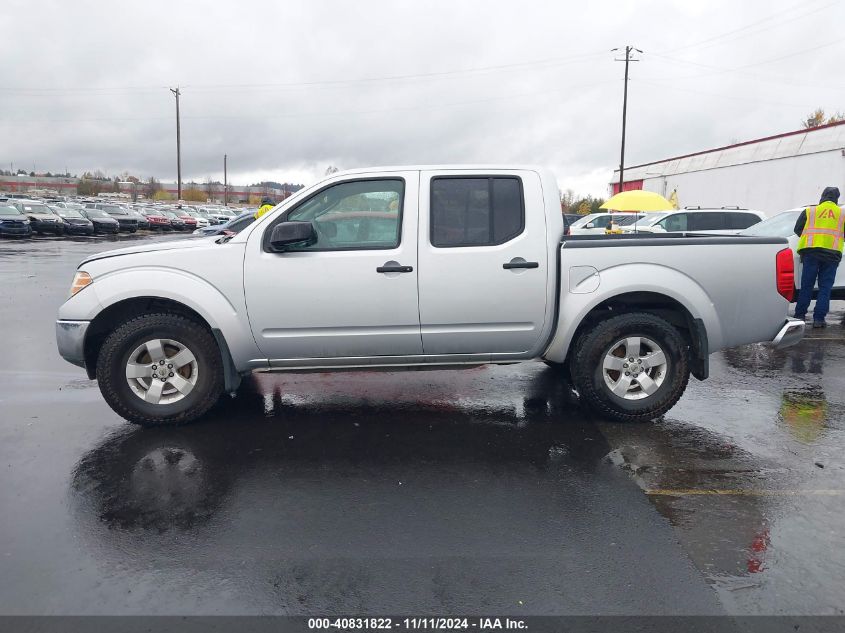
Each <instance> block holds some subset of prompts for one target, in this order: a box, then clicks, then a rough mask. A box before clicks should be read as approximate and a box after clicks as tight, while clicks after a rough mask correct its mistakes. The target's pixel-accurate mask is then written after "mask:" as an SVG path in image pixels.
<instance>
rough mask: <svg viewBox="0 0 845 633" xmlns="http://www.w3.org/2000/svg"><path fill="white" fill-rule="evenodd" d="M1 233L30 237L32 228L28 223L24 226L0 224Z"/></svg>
mask: <svg viewBox="0 0 845 633" xmlns="http://www.w3.org/2000/svg"><path fill="white" fill-rule="evenodd" d="M0 235H11V236H14V237H29V236H30V235H32V228H30V226H29V225H28V224H25V225H23V226H8V225H5V226H4V225H2V224H0Z"/></svg>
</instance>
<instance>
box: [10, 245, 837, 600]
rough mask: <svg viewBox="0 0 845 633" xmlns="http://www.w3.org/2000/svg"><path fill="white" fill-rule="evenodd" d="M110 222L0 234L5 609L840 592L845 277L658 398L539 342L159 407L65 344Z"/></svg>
mask: <svg viewBox="0 0 845 633" xmlns="http://www.w3.org/2000/svg"><path fill="white" fill-rule="evenodd" d="M139 239H169V238H149V237H136V238H122V239H121V240H120V241H121V242H137V240H139ZM115 246H117V244H115V243H114V242H111V241H107V240H91V239H79V240H64V241H59V240H51V239H43V240H33V241H22V242H11V241H8V240H6V241H2V242H0V283H1V284H2V288H3V292H2V295H0V325H2V334H3V339H4V343H3V349H4V352H5V353H4V362H3V363H2V368H0V418H2V420H0V469H2V471H1V472H2V482H3V485H2V486H0V570H1V571H0V614H127V613H166V614H245V613H249V614H280V613H281V614H327V613H335V614H343V613H347V614H349V613H354V614H375V613H393V614H400V613H413V614H440V615H448V614H449V613H475V614H478V613H490V614H498V613H508V614H524V615H536V614H704V613H708V614H709V613H725V612H727V613H733V614H760V613H764V614H769V613H790V614H834V613H836V614H839V613H842V612H843V605H845V582H843V581H842V579H843V569H845V526H843V517H845V514H844V513H843V510H845V432H843V431H845V329H843V327H842V323H843V321H842V320H843V317H844V316H845V304H843V303H842V302H834V304H833V313H832V314H831V315H830V316H829V317H828V321H829V324H830V327H829V328H828V329H827V330H824V331H821V332H820V333H818V331H812V330H808V335H807V339H806V340H805V341H804V342H803V343H801V344H800V345H799V346H797V347H794V348H791V349H788V350H784V351H773V350H771V349H770V348H767V347H765V346H762V345H755V346H749V347H745V348H741V349H738V350H733V351H730V352H726V353H721V354H718V355H715V356H713V357H712V366H711V376H712V378H711V379H710V380H708V381H706V382H703V383H701V382H697V381H695V380H692V381H691V382H690V386H689V388H688V390H687V393H686V395H685V396H684V397H683V399H682V400H681V402H680V403H679V404H678V405H677V406H676V407H675V408H674V409H673V410H672V411H670V412H669V414H668V415H667V416H666V417H665V418H664V419H662V420H660V421H657V422H655V423H651V424H636V425H619V424H611V423H606V422H602V421H600V420H596V419H594V418H593V417H592V416H590V415H588V414H586V413H584V412H583V411H582V410H581V409H580V408H579V407H578V405H577V402H576V401H575V400H574V399H573V397H572V395H571V393H570V392H569V390H568V389H567V388H566V387H565V386H564V385H563V384H562V383H561V381H560V379H559V377H558V376H557V374H556V373H555V372H554V371H553V370H551V369H548V368H546V367H545V366H544V365H542V364H539V363H531V364H524V365H518V366H509V367H491V368H480V369H472V370H464V371H429V372H416V373H412V372H393V373H377V372H355V373H337V374H320V373H315V374H302V375H278V374H275V375H274V374H261V375H258V376H256V377H255V379H253V380H250V381H247V382H246V384H245V385H244V387H243V388H242V390H241V392H240V393H239V395H238V397H237V398H236V399H234V400H228V399H227V401H225V402H223V403H221V405H220V406H218V407H217V409H216V410H214V411H213V413H212V414H211V415H209V416H208V418H207V419H206V420H204V421H202V422H200V423H196V424H193V425H190V426H187V427H182V428H177V429H155V430H147V429H139V428H136V427H134V426H133V425H131V424H129V423H127V422H125V421H124V420H122V419H121V418H119V417H117V416H116V415H115V414H114V413H113V412H112V411H111V410H110V409H109V408H108V407H107V406H106V404H105V403H104V401H103V400H102V398H101V396H100V393H99V391H98V389H97V386H96V382H95V381H89V380H87V379H86V377H85V374H84V372H83V371H82V370H79V369H77V368H75V367H73V366H71V365H69V364H67V363H66V362H64V361H63V360H61V359H60V358H59V356H58V354H57V352H56V347H55V340H54V330H53V328H54V320H55V314H56V310H57V308H58V306H59V305H60V304H61V302H62V301H63V300H64V298H65V297H66V295H67V290H68V287H69V284H70V280H71V277H72V275H73V270H74V268H75V266H76V264H77V263H78V261H79V260H81V259H82V258H83V257H84V256H85V255H86V254H88V253H91V252H94V251H97V250H105V249H108V248H113V247H115Z"/></svg>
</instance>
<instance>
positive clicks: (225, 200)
mask: <svg viewBox="0 0 845 633" xmlns="http://www.w3.org/2000/svg"><path fill="white" fill-rule="evenodd" d="M226 159H227V156H226V154H223V206H224V207H228V206H229V176H228V173H227V165H226Z"/></svg>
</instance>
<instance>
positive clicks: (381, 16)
mask: <svg viewBox="0 0 845 633" xmlns="http://www.w3.org/2000/svg"><path fill="white" fill-rule="evenodd" d="M116 6H117V5H114V4H113V3H110V2H94V1H88V2H74V3H67V2H60V1H55V2H23V1H20V0H12V1H11V2H9V0H7V1H6V6H5V11H4V12H3V14H2V15H0V26H2V27H3V32H4V33H5V34H6V36H5V37H4V38H3V39H2V40H0V58H2V60H3V64H2V66H0V138H1V139H2V144H1V145H0V147H2V151H0V164H5V165H8V163H9V162H12V161H13V162H15V164H16V167H17V166H18V165H19V166H21V167H23V168H24V169H26V170H29V169H31V166H32V164H33V163H35V164H37V167H38V169H39V170H41V169H44V170H46V169H50V170H52V171H58V170H63V169H64V168H65V167H67V168H69V169H70V170H71V171H76V172H79V171H82V170H85V169H94V168H99V169H102V170H104V171H106V172H109V173H117V172H123V171H124V170H127V171H129V172H130V173H134V174H136V175H138V176H141V177H146V176H149V175H155V176H157V177H159V178H162V179H173V178H175V147H174V146H175V140H174V137H175V124H174V103H173V97H172V95H171V94H170V92H168V90H167V87H168V86H175V85H180V86H182V91H183V99H182V114H183V119H182V133H183V174H184V177H185V178H186V179H189V178H195V179H197V180H202V179H204V178H205V177H206V176H211V177H220V176H221V174H222V156H223V154H224V153H227V154H228V155H229V157H230V165H231V171H232V177H233V178H234V179H236V180H239V181H245V180H256V179H259V178H265V177H266V178H273V179H274V180H294V181H296V180H308V179H312V178H314V177H316V176H317V175H319V174H321V173H322V171H323V170H324V169H325V167H326V166H328V165H329V164H335V165H339V166H341V167H357V166H365V165H375V164H401V163H438V162H487V163H489V162H530V163H541V164H548V165H550V166H551V167H552V168H553V169H555V171H556V173H557V174H558V177H559V182H560V184H561V186H562V187H565V188H566V187H572V188H573V189H576V190H578V191H581V192H591V193H594V194H602V193H604V191H605V186H606V183H607V181H608V180H609V179H610V173H611V171H612V169H613V168H614V167H615V166H616V165H617V163H618V160H619V156H618V153H619V133H620V125H621V122H620V117H621V90H622V79H621V76H622V65H621V64H618V63H614V62H613V54H612V53H610V52H609V49H610V48H613V47H615V46H624V45H625V44H626V43H628V42H630V43H633V44H636V45H637V46H638V47H639V48H641V49H643V50H644V51H645V53H644V54H643V55H642V56H641V57H642V61H641V62H638V63H637V64H634V66H633V68H632V81H631V84H630V104H629V139H628V147H629V151H628V155H627V159H626V162H627V163H628V164H629V165H631V164H635V163H637V162H644V161H650V160H656V159H659V158H664V157H667V156H670V155H674V154H682V153H685V152H689V151H697V150H700V149H705V148H708V147H712V146H717V145H722V144H726V143H729V142H731V141H733V140H743V139H749V138H754V137H756V136H762V135H766V134H771V133H777V132H780V131H786V130H791V129H795V128H796V127H798V125H799V121H800V119H801V117H802V116H803V115H804V114H805V113H807V112H809V111H810V110H811V109H813V108H814V107H816V106H825V107H827V108H828V109H829V110H831V111H835V110H836V109H837V108H843V109H845V106H843V105H841V104H842V99H843V96H845V91H843V88H842V87H841V86H839V85H837V83H836V81H835V78H837V77H839V76H841V73H840V72H839V71H838V66H839V63H840V62H839V60H840V58H841V55H842V53H843V50H842V49H843V45H842V44H840V43H839V42H838V41H836V38H832V39H831V40H830V42H829V44H828V43H827V40H824V39H822V38H820V37H819V34H820V33H821V32H822V28H823V26H822V25H827V24H838V23H839V22H840V21H841V18H842V17H843V9H842V8H841V6H840V3H836V2H830V1H829V0H828V1H825V0H811V1H809V2H802V3H796V2H794V1H792V2H790V1H784V2H764V1H762V0H760V1H757V0H755V1H750V2H743V3H735V2H730V1H728V0H713V1H711V2H703V1H702V2H693V1H690V2H684V1H681V0H678V1H668V0H667V1H656V0H655V1H651V2H648V1H638V2H633V1H630V0H629V1H628V2H603V1H597V2H592V3H589V4H586V3H574V2H554V1H549V2H534V1H530V0H529V1H526V2H521V3H511V2H500V1H494V2H491V1H487V2H484V1H480V0H475V1H460V2H458V1H455V0H452V1H449V2H447V1H441V0H435V1H426V2H413V3H412V2H405V1H402V2H395V1H390V0H378V1H376V0H365V1H362V2H359V3H348V2H341V1H339V0H338V1H321V2H312V1H304V0H303V1H300V2H285V3H277V2H269V1H268V2H257V1H256V2H241V3H238V4H237V5H236V6H231V5H226V6H223V5H218V3H214V4H212V3H200V2H178V3H176V2H157V1H150V2H146V3H143V4H139V5H137V6H136V5H120V6H121V8H115V7H116ZM834 30H835V29H834ZM839 41H841V40H839ZM813 47H817V48H815V50H807V49H812V48H813ZM802 51H806V52H802ZM796 53H798V54H796ZM769 60H772V61H769ZM761 62H764V63H761ZM472 69H475V70H472ZM409 75H414V76H412V77H408V76H409ZM391 78H392V79H391Z"/></svg>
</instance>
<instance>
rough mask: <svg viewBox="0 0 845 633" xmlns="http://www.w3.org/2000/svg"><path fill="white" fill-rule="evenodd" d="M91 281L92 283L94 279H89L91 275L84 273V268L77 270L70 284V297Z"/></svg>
mask: <svg viewBox="0 0 845 633" xmlns="http://www.w3.org/2000/svg"><path fill="white" fill-rule="evenodd" d="M92 283H94V280H93V279H91V275H89V274H88V273H86V272H85V271H84V270H77V271H76V274H75V275H74V276H73V283H71V285H70V296H71V297H72V296H73V295H75V294H76V293H77V292H79V291H80V290H82V289H83V288H85V287H86V286H90V285H91V284H92Z"/></svg>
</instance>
